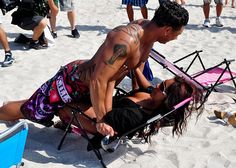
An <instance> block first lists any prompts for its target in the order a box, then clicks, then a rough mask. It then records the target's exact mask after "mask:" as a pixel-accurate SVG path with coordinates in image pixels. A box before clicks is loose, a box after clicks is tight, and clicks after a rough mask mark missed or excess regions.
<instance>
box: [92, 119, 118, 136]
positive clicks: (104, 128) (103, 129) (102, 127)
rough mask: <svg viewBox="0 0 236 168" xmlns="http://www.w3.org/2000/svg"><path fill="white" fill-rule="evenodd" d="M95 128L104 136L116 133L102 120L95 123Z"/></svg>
mask: <svg viewBox="0 0 236 168" xmlns="http://www.w3.org/2000/svg"><path fill="white" fill-rule="evenodd" d="M96 129H97V131H98V132H99V133H100V134H102V135H104V136H105V135H109V136H114V135H115V134H117V132H115V131H114V130H113V128H112V127H111V126H110V125H108V124H106V123H104V122H100V123H96Z"/></svg>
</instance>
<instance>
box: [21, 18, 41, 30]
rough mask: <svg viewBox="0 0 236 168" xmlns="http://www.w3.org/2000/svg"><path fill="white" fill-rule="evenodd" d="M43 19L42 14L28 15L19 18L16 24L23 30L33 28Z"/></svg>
mask: <svg viewBox="0 0 236 168" xmlns="http://www.w3.org/2000/svg"><path fill="white" fill-rule="evenodd" d="M43 19H44V17H43V16H29V17H24V18H22V19H21V23H20V24H18V26H19V27H20V28H22V29H24V30H34V28H35V27H36V26H38V25H39V23H40V22H41V21H42V20H43Z"/></svg>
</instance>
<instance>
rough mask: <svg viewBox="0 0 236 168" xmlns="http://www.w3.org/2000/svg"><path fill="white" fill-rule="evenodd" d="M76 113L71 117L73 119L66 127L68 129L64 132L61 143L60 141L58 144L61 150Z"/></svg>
mask: <svg viewBox="0 0 236 168" xmlns="http://www.w3.org/2000/svg"><path fill="white" fill-rule="evenodd" d="M74 117H75V116H74V115H73V116H72V117H71V120H70V122H69V124H68V125H67V127H66V130H65V132H64V135H63V137H62V138H61V141H60V143H59V145H58V147H57V150H61V146H62V144H63V142H64V140H65V138H66V135H67V134H68V132H69V130H70V127H71V125H72V122H73V120H74Z"/></svg>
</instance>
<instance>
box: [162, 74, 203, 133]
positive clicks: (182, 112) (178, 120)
mask: <svg viewBox="0 0 236 168" xmlns="http://www.w3.org/2000/svg"><path fill="white" fill-rule="evenodd" d="M174 79H175V82H174V83H173V84H172V85H170V86H169V87H168V88H167V89H166V93H167V98H166V100H165V103H164V109H165V110H164V111H162V113H163V112H164V113H165V112H168V111H170V110H172V109H173V107H174V106H175V105H177V104H178V103H180V102H182V101H183V100H185V99H187V98H189V97H192V98H193V99H192V101H191V103H190V102H189V103H186V104H185V105H183V106H181V107H180V108H178V109H177V110H176V111H175V112H173V113H172V114H171V115H170V116H169V117H170V118H173V119H174V125H173V129H172V134H173V135H174V134H176V135H178V136H180V135H182V133H183V131H184V130H186V126H187V119H188V118H189V117H190V116H191V115H192V113H193V111H196V112H197V118H198V117H199V115H200V114H201V113H202V110H203V106H202V108H200V109H199V108H197V107H198V105H199V104H201V103H202V102H203V94H202V91H200V90H198V89H197V88H196V87H195V86H193V85H191V84H190V83H189V82H187V81H185V80H184V79H183V78H181V77H175V78H174Z"/></svg>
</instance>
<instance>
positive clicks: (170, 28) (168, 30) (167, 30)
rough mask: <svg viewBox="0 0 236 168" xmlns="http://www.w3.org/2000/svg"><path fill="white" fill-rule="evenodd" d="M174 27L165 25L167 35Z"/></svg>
mask: <svg viewBox="0 0 236 168" xmlns="http://www.w3.org/2000/svg"><path fill="white" fill-rule="evenodd" d="M172 30H173V28H172V27H170V26H166V27H165V36H167V35H168V34H170V33H171V32H172Z"/></svg>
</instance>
